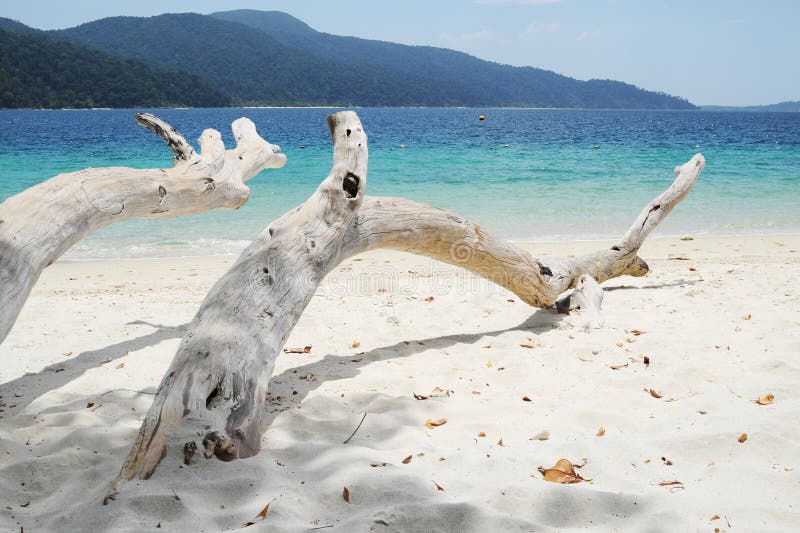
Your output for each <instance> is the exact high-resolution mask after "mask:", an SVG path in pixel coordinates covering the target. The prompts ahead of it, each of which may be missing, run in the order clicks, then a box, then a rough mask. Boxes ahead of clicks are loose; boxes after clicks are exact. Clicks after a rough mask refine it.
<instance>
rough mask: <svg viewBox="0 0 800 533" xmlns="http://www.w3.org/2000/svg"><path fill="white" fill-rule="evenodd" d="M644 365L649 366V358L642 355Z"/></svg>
mask: <svg viewBox="0 0 800 533" xmlns="http://www.w3.org/2000/svg"><path fill="white" fill-rule="evenodd" d="M643 361H644V366H650V358H649V357H648V356H646V355H645V356H644V359H643Z"/></svg>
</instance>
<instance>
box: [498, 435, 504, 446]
mask: <svg viewBox="0 0 800 533" xmlns="http://www.w3.org/2000/svg"><path fill="white" fill-rule="evenodd" d="M497 445H498V446H505V444H503V437H500V440H499V441H497Z"/></svg>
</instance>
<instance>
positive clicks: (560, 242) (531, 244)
mask: <svg viewBox="0 0 800 533" xmlns="http://www.w3.org/2000/svg"><path fill="white" fill-rule="evenodd" d="M685 237H691V239H690V240H689V241H688V242H691V240H697V239H762V238H772V237H790V238H791V237H800V229H798V230H795V231H780V232H775V233H768V232H763V233H743V234H716V233H691V232H688V233H680V234H674V235H655V236H651V237H648V239H647V240H646V241H645V244H647V243H649V242H657V241H666V240H673V241H674V240H676V239H678V240H680V239H683V238H685ZM619 238H620V236H616V237H608V238H596V239H594V238H589V239H585V238H584V239H581V238H576V239H566V238H565V239H552V240H549V239H538V240H515V239H502V238H501V239H500V240H501V241H504V242H508V243H512V244H515V245H517V246H521V247H523V248H538V247H539V246H540V245H555V246H559V247H563V246H568V245H569V244H570V243H575V244H576V245H585V244H596V243H608V242H611V243H613V242H614V241H616V240H618V239H619ZM246 247H247V245H244V246H242V247H241V249H240V250H238V251H229V252H217V253H213V252H212V250H213V249H212V248H209V249H208V250H200V249H197V251H198V252H199V253H196V254H184V255H152V256H150V255H147V256H127V257H126V256H120V257H80V256H79V257H71V256H70V252H69V251H67V253H65V254H64V256H62V257H60V258H59V259H58V260H57V261H56V263H55V264H57V263H94V262H106V261H112V262H113V261H163V260H171V259H192V258H203V257H238V256H239V255H240V254H241V253H242V251H244V249H245V248H246ZM176 248H177V247H176Z"/></svg>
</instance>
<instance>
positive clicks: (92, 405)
mask: <svg viewBox="0 0 800 533" xmlns="http://www.w3.org/2000/svg"><path fill="white" fill-rule="evenodd" d="M90 407H94V402H86V408H87V409H89V408H90Z"/></svg>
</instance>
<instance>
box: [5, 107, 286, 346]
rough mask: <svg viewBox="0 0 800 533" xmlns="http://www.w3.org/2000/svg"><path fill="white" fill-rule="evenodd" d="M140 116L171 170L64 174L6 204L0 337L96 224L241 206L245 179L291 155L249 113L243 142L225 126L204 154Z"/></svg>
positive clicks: (204, 142)
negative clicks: (163, 148) (230, 142)
mask: <svg viewBox="0 0 800 533" xmlns="http://www.w3.org/2000/svg"><path fill="white" fill-rule="evenodd" d="M136 121H137V122H138V123H139V124H141V125H142V126H144V127H146V128H147V129H149V130H150V131H152V132H153V133H155V134H156V135H158V136H159V137H161V138H162V139H164V141H165V142H166V143H167V145H168V146H169V148H170V149H171V150H172V152H173V154H174V160H173V163H174V166H173V168H169V169H133V168H124V167H108V168H88V169H86V170H81V171H80V172H70V173H68V174H59V175H58V176H55V177H54V178H51V179H49V180H47V181H45V182H42V183H40V184H38V185H35V186H33V187H31V188H29V189H27V190H25V191H23V192H21V193H20V194H18V195H16V196H12V197H11V198H8V199H7V200H6V201H5V202H3V203H2V204H0V342H2V341H3V339H5V337H6V336H7V335H8V332H9V331H10V330H11V327H12V326H13V325H14V322H15V321H16V319H17V316H18V315H19V312H20V310H21V309H22V306H23V305H24V304H25V300H27V298H28V295H29V294H30V291H31V288H32V287H33V285H34V284H35V283H36V280H37V279H39V275H40V274H41V273H42V270H43V269H45V268H46V267H48V266H50V265H51V264H52V263H53V262H54V261H55V260H56V259H58V258H59V257H60V256H61V255H62V254H63V253H64V252H66V251H67V250H68V249H69V248H70V247H71V246H73V245H74V244H75V243H76V242H78V241H79V240H81V239H82V238H83V237H84V236H86V235H87V234H88V233H91V232H92V231H95V230H97V229H99V228H102V227H103V226H107V225H108V224H111V223H114V222H119V221H122V220H127V219H129V218H170V217H177V216H181V215H188V214H193V213H202V212H204V211H209V210H211V209H217V208H221V207H224V208H228V209H236V208H238V207H240V206H241V205H242V204H244V203H245V202H246V201H247V199H248V198H249V196H250V189H249V188H248V187H247V186H246V185H245V184H244V182H245V181H247V180H248V179H250V178H252V177H253V176H255V175H256V174H258V173H259V172H261V171H262V170H264V169H265V168H279V167H282V166H283V165H284V164H285V163H286V157H285V156H284V155H283V154H279V153H278V152H279V151H280V147H278V146H276V145H272V144H270V143H268V142H267V141H265V140H264V139H262V138H261V137H260V136H259V135H258V133H257V132H256V128H255V125H254V124H253V123H252V122H251V121H250V120H249V119H246V118H240V119H238V120H236V121H235V122H234V123H233V126H232V127H233V133H234V136H235V138H236V148H235V149H232V150H227V151H226V150H225V146H224V145H223V144H222V138H221V136H220V134H219V132H218V131H216V130H212V129H207V130H205V131H204V132H203V133H202V135H201V136H200V139H199V142H200V146H201V148H202V152H201V153H200V154H197V153H195V151H194V149H193V148H192V147H191V146H190V145H189V144H188V143H187V142H186V140H185V139H184V138H183V137H182V136H181V135H180V134H179V133H178V132H177V131H175V129H174V128H173V127H172V126H170V125H169V124H167V123H166V122H163V121H162V120H160V119H159V118H157V117H155V116H153V115H150V114H137V115H136Z"/></svg>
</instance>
